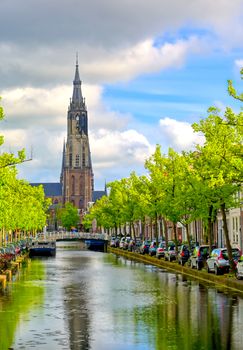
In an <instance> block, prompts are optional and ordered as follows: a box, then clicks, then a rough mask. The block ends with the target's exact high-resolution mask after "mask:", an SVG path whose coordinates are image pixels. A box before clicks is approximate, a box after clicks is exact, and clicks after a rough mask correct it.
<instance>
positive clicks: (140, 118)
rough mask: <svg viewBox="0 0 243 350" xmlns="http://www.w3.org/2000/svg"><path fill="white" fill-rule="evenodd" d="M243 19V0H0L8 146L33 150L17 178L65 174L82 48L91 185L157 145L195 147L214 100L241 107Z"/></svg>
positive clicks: (137, 163)
mask: <svg viewBox="0 0 243 350" xmlns="http://www.w3.org/2000/svg"><path fill="white" fill-rule="evenodd" d="M242 17H243V1H242V0H234V1H232V0H214V1H211V0H184V1H183V0H170V1H169V0H163V1H161V0H150V2H147V1H144V0H124V1H123V2H117V1H114V0H102V1H101V0H92V1H89V2H87V1H84V0H79V1H77V0H70V1H69V2H67V1H65V0H59V1H57V0H53V1H52V2H51V4H50V1H47V0H37V1H36V2H35V6H34V5H33V2H32V1H31V0H22V1H21V4H20V2H19V1H18V0H12V1H11V2H3V4H2V5H1V13H0V27H1V28H0V96H2V104H3V106H4V108H5V114H6V119H5V121H3V122H2V124H1V126H2V133H3V134H4V136H5V144H4V146H2V150H1V151H2V152H3V151H4V150H6V151H12V152H16V151H17V150H18V149H21V148H25V149H26V153H27V156H30V154H32V155H33V160H32V161H31V162H29V163H25V164H23V165H22V166H20V167H19V176H20V177H22V178H25V179H27V180H28V181H30V182H57V181H59V176H60V169H61V157H62V145H63V139H64V138H65V137H66V124H67V120H66V117H67V108H68V104H69V98H70V97H71V96H72V81H73V77H74V70H75V59H76V52H77V51H78V53H79V70H80V76H81V79H82V82H83V85H82V91H83V95H84V96H85V98H86V103H87V106H88V113H89V135H90V148H91V153H92V161H93V169H94V175H95V187H96V189H102V188H103V186H104V183H105V181H107V182H108V181H112V180H114V179H119V178H121V177H126V176H129V174H130V172H131V171H132V170H135V171H136V172H137V173H139V174H141V173H143V171H144V168H143V164H144V161H145V159H146V158H147V157H149V156H150V155H151V154H152V152H153V151H154V148H155V145H156V144H158V143H159V144H161V145H162V148H163V150H164V152H166V150H167V148H168V147H173V148H175V149H176V150H177V151H181V150H182V149H191V148H193V147H194V145H195V143H196V142H201V138H200V137H199V136H198V135H195V134H193V133H192V130H191V127H190V124H191V123H193V122H197V121H198V120H199V119H200V118H203V117H206V115H207V113H206V111H207V108H208V107H209V106H211V105H216V106H218V107H220V108H222V109H224V108H225V106H228V105H231V106H232V107H233V108H234V109H236V110H239V109H240V104H239V103H237V102H236V101H233V100H232V98H230V97H229V96H228V93H227V79H232V80H233V81H234V83H235V85H236V86H237V87H238V89H239V90H240V91H242V81H241V80H240V75H239V71H240V67H242V65H243V43H242V33H243V18H242ZM9 23H11V26H9Z"/></svg>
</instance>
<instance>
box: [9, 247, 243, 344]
mask: <svg viewBox="0 0 243 350" xmlns="http://www.w3.org/2000/svg"><path fill="white" fill-rule="evenodd" d="M32 264H35V261H33V262H32ZM43 264H44V266H45V270H46V279H44V280H39V281H38V279H36V280H34V281H32V282H33V283H34V284H37V285H38V283H39V284H40V285H44V288H45V300H44V303H41V304H40V305H39V307H38V308H36V309H33V308H32V311H30V312H29V313H28V314H26V315H25V316H24V317H22V319H21V321H20V322H19V325H18V328H17V330H16V333H15V343H14V344H13V348H14V349H29V348H31V349H32V348H33V349H38V350H48V349H50V350H56V349H57V350H58V349H74V350H76V349H77V350H79V349H94V350H96V349H97V350H103V349H104V350H127V349H128V350H130V349H131V350H133V349H134V350H136V349H139V350H140V349H141V350H143V349H144V350H145V349H146V350H148V349H156V350H162V349H163V350H164V349H165V350H167V349H180V350H184V349H185V350H187V349H197V350H200V349H206V350H208V349H213V350H214V349H216V350H217V349H227V346H228V343H229V341H230V344H231V349H241V348H242V347H241V344H242V343H243V337H242V331H241V330H242V329H243V328H242V326H243V324H242V320H243V304H242V302H243V301H242V299H240V298H239V297H238V296H235V297H234V296H232V295H226V294H224V293H219V292H217V291H216V290H215V289H213V288H212V287H211V286H207V287H204V286H202V285H200V284H198V282H196V281H191V280H187V279H186V278H185V277H183V276H181V275H176V274H173V273H171V272H169V273H168V272H166V271H165V270H162V269H158V268H157V267H152V266H149V265H143V264H141V263H137V262H132V261H128V260H126V259H124V258H118V257H115V256H113V255H111V254H102V253H98V252H89V251H81V250H73V249H71V250H68V249H60V248H59V249H58V251H57V256H56V258H52V259H46V260H45V259H44V260H43ZM28 284H29V282H28V279H27V278H26V285H28ZM230 334H231V335H232V336H231V337H230ZM4 350H5V349H4Z"/></svg>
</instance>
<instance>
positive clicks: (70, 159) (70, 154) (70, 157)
mask: <svg viewBox="0 0 243 350" xmlns="http://www.w3.org/2000/svg"><path fill="white" fill-rule="evenodd" d="M72 163H73V157H72V153H69V166H72Z"/></svg>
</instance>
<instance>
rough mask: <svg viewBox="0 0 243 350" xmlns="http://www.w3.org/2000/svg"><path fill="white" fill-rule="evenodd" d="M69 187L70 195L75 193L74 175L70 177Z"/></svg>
mask: <svg viewBox="0 0 243 350" xmlns="http://www.w3.org/2000/svg"><path fill="white" fill-rule="evenodd" d="M71 189H72V196H73V195H74V194H75V177H74V176H72V177H71Z"/></svg>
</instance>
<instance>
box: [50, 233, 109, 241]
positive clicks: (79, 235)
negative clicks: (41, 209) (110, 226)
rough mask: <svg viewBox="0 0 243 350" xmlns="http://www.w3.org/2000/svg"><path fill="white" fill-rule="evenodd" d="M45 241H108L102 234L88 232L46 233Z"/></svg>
mask: <svg viewBox="0 0 243 350" xmlns="http://www.w3.org/2000/svg"><path fill="white" fill-rule="evenodd" d="M45 238H46V239H101V240H108V236H107V235H106V234H103V233H89V232H47V233H46V234H45Z"/></svg>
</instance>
